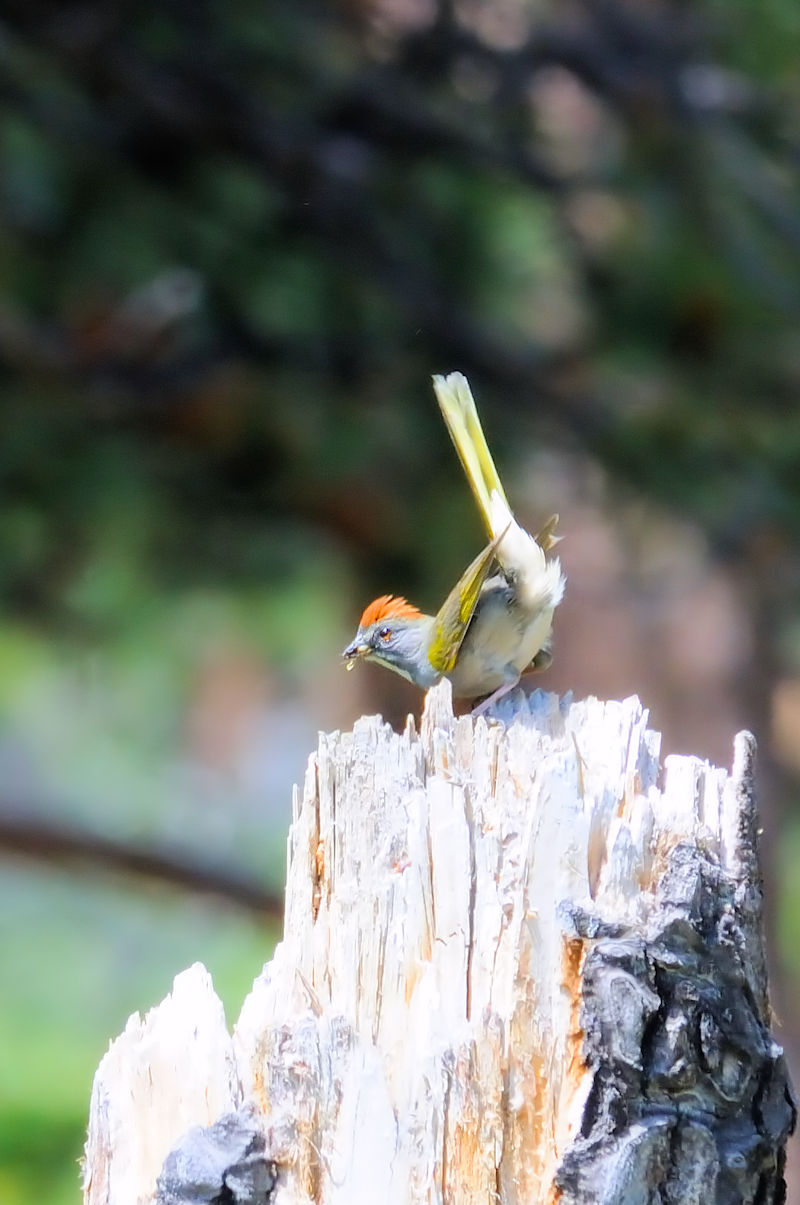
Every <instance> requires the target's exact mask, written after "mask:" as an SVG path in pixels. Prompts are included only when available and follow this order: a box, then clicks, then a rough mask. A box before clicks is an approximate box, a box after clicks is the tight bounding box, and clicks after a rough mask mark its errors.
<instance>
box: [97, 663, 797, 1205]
mask: <svg viewBox="0 0 800 1205" xmlns="http://www.w3.org/2000/svg"><path fill="white" fill-rule="evenodd" d="M497 710H498V714H499V716H500V717H501V720H502V721H503V722H499V723H498V722H493V721H492V722H489V723H487V722H485V721H484V720H483V719H479V720H477V721H475V720H473V719H472V718H471V717H469V716H467V717H462V718H460V719H454V718H453V714H452V708H451V704H450V699H449V688H448V687H447V685H446V684H443V685H442V686H440V687H437V688H436V689H435V690H434V691H432V692H431V694H430V695H429V698H428V701H427V706H426V711H425V713H424V715H423V719H422V723H421V728H420V731H419V732H417V730H416V728H415V726H414V725H413V723H412V722H411V721H409V724H408V726H407V728H406V730H405V732H403V733H396V732H394V731H392V730H391V729H390V728H389V727H388V726H387V725H385V724H384V723H382V721H381V720H380V719H379V718H377V717H371V718H366V719H362V720H360V721H359V722H358V723H357V724H356V726H355V728H354V730H353V732H352V733H345V734H340V733H334V734H332V735H329V736H322V737H321V738H320V744H319V749H318V751H317V753H316V754H315V755H314V756H313V757H312V758H311V759H310V762H309V768H308V772H307V775H306V780H305V785H304V789H303V792H302V795H300V794H297V793H296V795H295V801H294V814H293V822H292V827H291V832H290V836H289V869H288V881H287V899H286V923H285V935H284V939H283V941H282V942H281V944H280V945H279V946H278V948H277V949H276V951H275V955H274V957H273V959H272V960H271V961H270V962H269V963H268V964H267V965H266V966H265V968H264V970H263V972H262V974H261V975H260V977H259V978H258V979H257V980H256V982H255V984H254V986H253V990H252V992H251V994H250V995H249V997H248V998H247V1000H246V1001H245V1004H244V1007H243V1009H242V1013H241V1016H240V1017H239V1020H238V1022H237V1024H236V1027H235V1029H234V1032H233V1036H232V1037H231V1036H229V1034H228V1032H227V1030H226V1028H225V1023H224V1018H223V1015H222V1008H221V1006H220V1004H219V1002H218V1001H217V999H216V997H215V996H214V994H213V989H212V987H211V983H210V979H209V977H208V976H207V974H206V973H205V972H204V970H203V969H202V968H201V967H195V968H192V969H191V970H190V971H187V972H185V973H184V974H183V975H181V976H179V977H178V979H176V982H175V989H174V991H173V993H172V996H171V997H169V998H168V999H167V1000H166V1001H164V1003H163V1004H161V1005H160V1006H159V1007H158V1008H157V1009H155V1010H154V1011H153V1012H152V1013H150V1014H149V1015H148V1017H147V1018H146V1020H144V1021H142V1020H140V1019H139V1018H138V1016H136V1017H133V1018H132V1019H131V1021H130V1022H129V1023H128V1027H127V1028H126V1030H125V1033H124V1034H123V1035H122V1036H121V1037H120V1038H119V1039H117V1041H116V1042H114V1043H113V1044H112V1046H111V1048H110V1050H109V1052H108V1054H107V1055H106V1056H105V1058H104V1059H103V1061H102V1063H101V1064H100V1067H99V1069H98V1072H97V1075H96V1078H95V1084H94V1091H93V1095H92V1105H91V1117H90V1124H89V1137H88V1142H87V1148H86V1162H85V1200H86V1203H87V1205H134V1203H136V1205H141V1203H142V1202H150V1201H153V1200H156V1199H157V1200H158V1201H160V1202H162V1203H166V1202H170V1203H173V1202H179V1201H196V1202H200V1201H203V1202H212V1201H214V1202H220V1203H222V1205H234V1203H236V1202H247V1203H250V1202H253V1203H255V1202H261V1203H262V1205H263V1203H265V1202H267V1201H271V1202H275V1203H276V1205H278V1203H283V1205H289V1203H299V1202H312V1201H313V1202H320V1203H325V1205H329V1203H336V1205H343V1203H344V1202H347V1203H348V1205H361V1203H362V1202H363V1203H364V1205H373V1203H378V1202H380V1203H381V1205H383V1203H384V1202H385V1203H387V1205H406V1203H408V1205H411V1203H417V1202H452V1203H454V1205H470V1203H478V1202H481V1203H485V1202H502V1203H503V1205H530V1203H531V1202H544V1201H555V1200H560V1201H562V1202H565V1203H566V1202H576V1203H577V1202H582V1203H585V1202H604V1203H607V1205H623V1203H624V1205H634V1203H636V1205H638V1203H641V1205H645V1203H646V1202H661V1203H663V1202H676V1203H677V1202H679V1201H680V1202H683V1203H686V1202H700V1201H701V1200H702V1201H703V1202H704V1205H711V1203H712V1202H719V1203H723V1202H724V1203H726V1205H728V1203H733V1202H753V1203H754V1205H755V1203H766V1202H773V1201H780V1200H781V1199H782V1194H783V1177H782V1168H783V1159H784V1147H785V1142H786V1138H787V1135H788V1134H789V1132H790V1130H791V1129H792V1127H793V1124H794V1118H795V1109H794V1104H793V1101H792V1097H791V1092H790V1088H789V1084H788V1080H787V1074H786V1069H785V1066H784V1060H783V1054H782V1051H781V1049H780V1047H779V1046H778V1045H776V1043H775V1042H774V1041H773V1039H772V1037H771V1035H770V1030H769V1024H770V1013H769V1003H768V996H767V978H766V971H765V960H764V945H763V935H762V931H761V928H762V919H761V889H760V883H759V872H758V863H757V831H758V829H757V824H758V822H757V812H756V802H755V795H754V790H753V758H754V742H753V739H752V737H750V736H749V735H748V734H746V733H742V734H740V735H739V736H738V737H737V738H736V744H735V757H734V765H733V771H732V773H731V774H730V775H728V774H727V773H726V772H725V771H724V770H719V769H716V768H714V767H711V766H709V765H708V764H707V763H704V762H701V761H699V760H697V759H695V758H677V757H673V758H668V759H667V762H666V766H665V768H664V771H663V772H662V770H661V768H660V765H659V745H660V738H659V736H658V734H657V733H655V732H652V731H650V730H649V729H648V728H647V715H646V713H645V712H643V710H642V708H641V706H640V704H639V702H638V700H636V699H628V700H625V701H624V702H622V703H601V702H598V701H597V700H594V699H589V700H587V701H585V702H579V703H573V702H571V701H569V700H559V699H558V698H556V697H555V696H553V695H545V694H542V693H539V692H537V693H535V694H534V695H532V696H531V697H530V698H526V697H525V696H524V695H523V694H522V692H521V691H517V692H516V693H515V694H514V695H512V696H511V697H509V698H508V699H506V700H504V701H503V702H502V703H501V705H500V706H499V707H498V709H497ZM192 1127H194V1128H192Z"/></svg>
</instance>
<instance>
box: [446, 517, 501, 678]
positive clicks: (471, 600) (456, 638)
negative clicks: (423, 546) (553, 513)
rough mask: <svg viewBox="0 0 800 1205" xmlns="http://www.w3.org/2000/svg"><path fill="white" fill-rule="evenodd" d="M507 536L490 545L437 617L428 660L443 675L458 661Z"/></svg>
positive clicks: (458, 583) (465, 575) (464, 575)
mask: <svg viewBox="0 0 800 1205" xmlns="http://www.w3.org/2000/svg"><path fill="white" fill-rule="evenodd" d="M504 535H505V532H504V531H503V532H501V534H500V535H499V536H498V537H497V538H496V539H494V540H492V542H491V544H487V545H486V547H485V548H484V549H483V551H482V552H479V553H478V555H477V556H476V557H475V560H474V561H472V563H471V564H470V565H468V566H467V568H466V569H465V570H464V572H463V573H462V574H461V577H460V578H459V579H458V581H457V582H456V584H455V585H454V586H453V589H452V590H451V591H450V593H449V594H448V596H447V598H446V599H445V600H444V602H443V603H442V605H441V607H440V608H439V610H438V612H437V613H436V634H435V635H434V638H433V643H432V644H431V647H430V649H429V650H428V660H429V661H430V663H431V665H432V666H433V668H434V669H435V670H437V671H438V673H440V674H448V673H450V671H451V670H452V668H453V666H454V665H455V663H456V659H457V657H458V651H459V649H460V648H461V645H462V643H463V641H464V637H465V636H466V634H467V628H468V627H469V623H470V620H471V619H472V616H473V615H474V614H475V607H476V606H477V605H478V598H479V596H480V592H481V586H482V585H483V583H484V582H485V581H486V578H487V577H488V575H489V571H490V569H491V568H492V566H493V564H494V561H495V551H496V549H497V545H498V544H499V543H500V540H502V538H503V536H504Z"/></svg>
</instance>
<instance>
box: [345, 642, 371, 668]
mask: <svg viewBox="0 0 800 1205" xmlns="http://www.w3.org/2000/svg"><path fill="white" fill-rule="evenodd" d="M369 651H370V649H369V645H368V644H364V642H363V640H358V639H356V640H353V641H352V642H351V643H350V644H348V646H347V648H346V649H345V650H344V651H343V653H342V657H343V658H344V660H345V662H346V665H345V669H355V665H356V661H357V660H358V658H359V657H365V656H366V655H367V653H368V652H369Z"/></svg>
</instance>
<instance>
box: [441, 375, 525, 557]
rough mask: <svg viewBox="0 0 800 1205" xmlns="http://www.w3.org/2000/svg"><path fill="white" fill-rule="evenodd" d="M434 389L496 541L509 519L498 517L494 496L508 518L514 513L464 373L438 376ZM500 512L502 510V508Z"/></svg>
mask: <svg viewBox="0 0 800 1205" xmlns="http://www.w3.org/2000/svg"><path fill="white" fill-rule="evenodd" d="M433 388H434V390H435V392H436V400H437V401H438V403H439V409H440V410H441V412H442V417H443V418H444V421H445V423H446V424H447V429H448V431H449V432H450V438H451V439H452V441H453V443H454V445H455V449H456V452H458V458H459V460H460V461H461V464H462V466H463V468H464V472H465V473H466V475H467V480H468V481H469V484H470V488H471V489H472V492H473V494H474V495H475V500H476V502H477V503H478V507H479V509H480V512H481V516H482V518H483V522H484V525H485V527H486V530H487V531H488V533H489V535H490V536H491V537H492V538H494V537H495V536H497V534H498V531H497V530H496V527H497V525H498V522H501V528H502V526H505V525H506V522H507V519H506V518H504V517H503V516H502V515H498V507H497V502H495V505H494V507H493V506H492V496H493V495H494V497H495V498H499V499H500V501H501V503H503V504H504V507H505V511H507V512H508V517H509V518H510V516H511V511H510V508H509V506H508V499H507V498H506V495H505V490H504V489H503V486H502V484H501V482H500V478H499V476H498V474H497V469H496V468H495V466H494V461H493V460H492V454H491V452H490V451H489V448H488V445H487V443H486V437H485V436H484V434H483V428H482V427H481V423H480V419H479V418H478V411H477V408H476V406H475V399H474V398H473V396H472V390H471V389H470V387H469V382H468V381H467V378H466V377H465V376H464V375H463V373H460V372H451V373H450V374H449V376H446V377H441V376H435V377H434V378H433ZM500 509H501V511H502V510H503V507H501V508H500Z"/></svg>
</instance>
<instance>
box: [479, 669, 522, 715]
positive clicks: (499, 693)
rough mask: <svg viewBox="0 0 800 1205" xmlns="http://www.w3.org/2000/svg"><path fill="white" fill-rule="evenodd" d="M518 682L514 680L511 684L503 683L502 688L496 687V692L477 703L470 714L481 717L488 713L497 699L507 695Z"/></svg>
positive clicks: (516, 679)
mask: <svg viewBox="0 0 800 1205" xmlns="http://www.w3.org/2000/svg"><path fill="white" fill-rule="evenodd" d="M518 682H519V678H515V679H514V681H513V682H504V683H503V685H502V686H498V688H497V690H495V691H494V692H493V693H492V694H490V695H487V696H486V698H485V699H483V700H482V701H481V702H480V703H478V705H477V707H473V709H472V713H471V714H472V715H473V716H476V715H483V714H484V712H485V711H488V709H489V708H490V707H491V705H492V703H496V702H497V700H498V699H502V697H503V695H507V694H508V692H509V691H510V690H513V689H514V687H515V686H516V685H517V683H518Z"/></svg>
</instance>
